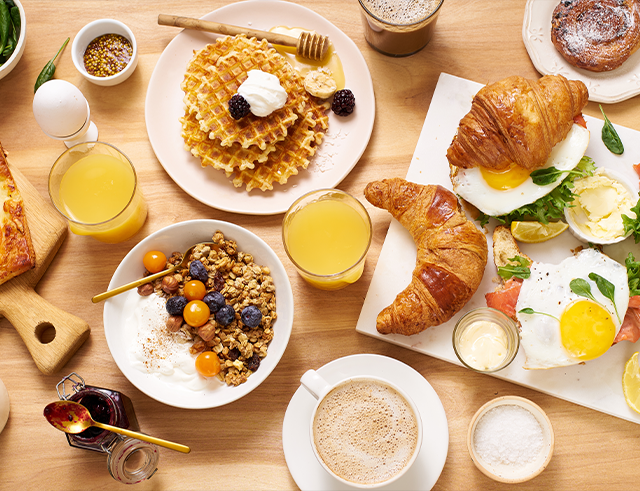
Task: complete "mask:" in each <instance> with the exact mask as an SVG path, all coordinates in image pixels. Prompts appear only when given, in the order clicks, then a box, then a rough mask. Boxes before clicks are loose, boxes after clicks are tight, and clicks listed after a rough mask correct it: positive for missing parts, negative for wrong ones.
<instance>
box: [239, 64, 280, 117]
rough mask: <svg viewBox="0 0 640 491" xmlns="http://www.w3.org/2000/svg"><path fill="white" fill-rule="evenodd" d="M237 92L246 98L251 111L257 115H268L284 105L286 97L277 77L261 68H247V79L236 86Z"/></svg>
mask: <svg viewBox="0 0 640 491" xmlns="http://www.w3.org/2000/svg"><path fill="white" fill-rule="evenodd" d="M238 94H240V95H241V96H242V97H244V98H245V99H246V101H247V102H248V103H249V106H251V112H252V113H253V114H254V115H255V116H258V117H264V116H268V115H269V114H271V113H272V112H273V111H275V110H276V109H280V108H281V107H284V105H285V103H286V102H287V97H288V96H287V91H286V90H284V89H283V88H282V86H281V85H280V80H278V77H276V76H275V75H272V74H271V73H267V72H263V71H262V70H249V71H248V72H247V79H246V80H245V81H244V82H243V83H242V85H240V87H238Z"/></svg>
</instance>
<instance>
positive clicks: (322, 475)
mask: <svg viewBox="0 0 640 491" xmlns="http://www.w3.org/2000/svg"><path fill="white" fill-rule="evenodd" d="M310 368H314V367H310ZM317 371H318V373H319V374H320V375H322V377H323V378H324V379H325V380H326V381H327V382H329V383H334V382H338V381H339V380H342V379H344V378H347V377H353V376H357V375H369V376H374V377H382V378H386V379H388V380H390V381H391V382H393V383H395V384H397V385H398V386H399V387H400V388H401V389H402V390H404V391H406V392H407V394H409V396H410V397H411V399H412V400H413V402H415V403H416V405H417V406H418V409H419V411H420V417H421V418H422V425H423V433H424V438H423V441H422V448H421V450H420V453H419V454H418V457H417V459H416V461H415V462H414V463H413V466H412V467H411V469H409V470H408V471H407V473H406V474H405V475H404V476H402V477H401V478H400V479H398V480H397V481H394V482H392V483H390V484H388V485H386V486H383V487H382V488H380V489H389V490H392V489H393V490H395V489H398V490H406V491H409V490H412V489H416V490H417V489H420V490H429V489H431V488H432V487H433V486H434V484H435V483H436V481H437V480H438V478H439V477H440V473H441V472H442V469H443V467H444V463H445V460H447V452H448V450H449V428H448V426H447V416H446V414H445V412H444V408H443V407H442V402H441V401H440V398H439V397H438V394H436V391H435V390H433V387H431V384H429V382H427V380H426V379H425V378H424V377H423V376H422V375H421V374H420V373H418V372H416V371H415V370H414V369H413V368H411V367H410V366H408V365H405V364H404V363H402V362H400V361H398V360H395V359H393V358H389V357H386V356H380V355H367V354H363V355H352V356H346V357H344V358H338V359H337V360H334V361H332V362H331V363H327V364H326V365H325V366H323V367H321V368H319V369H317ZM315 403H316V400H315V399H314V397H313V396H312V395H311V394H309V392H307V390H306V389H305V388H304V387H302V386H300V387H299V388H298V390H297V391H296V393H295V394H294V395H293V397H292V398H291V402H290V403H289V406H288V407H287V412H286V413H285V415H284V422H283V425H282V447H283V449H284V457H285V459H286V461H287V466H288V467H289V472H291V476H293V479H294V481H295V482H296V484H297V485H298V487H299V488H300V489H302V490H304V491H306V490H311V489H317V490H323V491H332V490H338V489H353V488H352V487H349V486H347V485H346V484H343V483H341V482H340V481H338V480H337V479H335V478H334V477H332V476H331V475H329V473H328V472H327V471H325V470H324V468H323V467H322V466H321V465H320V463H319V462H318V460H317V459H316V456H315V454H314V453H313V449H312V448H311V440H310V436H309V424H310V422H309V420H310V418H311V412H312V411H313V408H314V406H315Z"/></svg>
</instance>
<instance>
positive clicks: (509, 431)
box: [467, 396, 554, 484]
mask: <svg viewBox="0 0 640 491" xmlns="http://www.w3.org/2000/svg"><path fill="white" fill-rule="evenodd" d="M553 446H554V442H553V428H552V426H551V421H549V418H548V417H547V415H546V414H545V412H544V411H543V410H542V409H541V408H540V406H538V405H537V404H535V403H533V402H531V401H530V400H528V399H525V398H523V397H518V396H504V397H498V398H496V399H493V400H492V401H489V402H487V403H486V404H485V405H484V406H482V407H481V408H480V409H478V411H477V412H476V414H475V415H474V416H473V418H472V419H471V424H470V425H469V432H468V434H467V447H468V449H469V455H470V456H471V460H473V463H474V464H475V465H476V467H477V468H478V469H480V471H481V472H482V473H483V474H485V475H486V476H488V477H490V478H491V479H494V480H495V481H499V482H504V483H510V484H515V483H520V482H524V481H528V480H529V479H533V478H534V477H536V476H537V475H538V474H540V473H541V472H542V471H543V470H544V469H545V468H546V467H547V465H548V464H549V461H550V460H551V456H552V455H553Z"/></svg>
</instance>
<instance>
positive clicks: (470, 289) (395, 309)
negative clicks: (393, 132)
mask: <svg viewBox="0 0 640 491" xmlns="http://www.w3.org/2000/svg"><path fill="white" fill-rule="evenodd" d="M364 195H365V197H366V198H367V200H368V201H369V202H370V203H371V204H373V205H374V206H377V207H378V208H384V209H386V210H387V211H389V213H391V215H393V217H394V218H396V219H397V220H398V221H399V222H400V223H401V224H402V225H403V226H404V227H405V228H406V229H407V230H409V232H410V233H411V235H412V236H413V239H414V241H415V243H416V246H417V248H418V257H417V259H416V267H415V269H414V270H413V277H412V279H411V283H410V284H409V286H408V287H407V288H406V289H405V290H404V291H403V292H401V293H400V294H398V296H397V297H396V299H395V300H394V302H393V304H391V305H390V306H388V307H386V308H385V309H384V310H383V311H382V312H380V314H378V318H377V321H376V328H377V330H378V332H380V333H382V334H390V333H397V334H404V335H406V336H410V335H412V334H417V333H419V332H422V331H424V330H425V329H427V328H428V327H431V326H437V325H439V324H442V323H443V322H446V321H448V320H449V319H451V317H453V315H454V314H455V313H456V312H458V311H459V310H460V309H461V308H462V307H463V306H464V305H465V304H466V303H467V302H468V301H469V299H470V298H471V297H472V296H473V294H474V293H475V291H476V290H477V288H478V285H479V284H480V280H482V275H483V273H484V268H485V266H486V264H487V239H486V237H485V236H484V234H483V233H482V232H481V231H480V230H478V228H477V227H476V226H475V225H474V224H473V223H472V222H470V221H469V220H467V218H466V216H465V214H464V211H463V210H462V209H461V207H460V203H459V202H458V199H457V197H456V195H455V194H453V193H452V192H451V191H449V190H447V189H445V188H443V187H442V186H436V185H421V184H416V183H413V182H409V181H405V180H404V179H399V178H395V179H384V180H382V181H374V182H370V183H369V184H367V187H366V188H365V190H364Z"/></svg>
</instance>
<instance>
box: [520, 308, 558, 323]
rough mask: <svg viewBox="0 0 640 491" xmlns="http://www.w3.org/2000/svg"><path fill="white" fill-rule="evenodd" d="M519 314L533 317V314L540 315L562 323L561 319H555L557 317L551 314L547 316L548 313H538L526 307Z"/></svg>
mask: <svg viewBox="0 0 640 491" xmlns="http://www.w3.org/2000/svg"><path fill="white" fill-rule="evenodd" d="M518 314H531V315H533V314H539V315H546V316H547V317H551V318H552V319H555V320H557V321H558V322H560V319H558V318H557V317H555V316H553V315H551V314H547V313H546V312H538V311H536V310H533V309H531V308H529V307H526V308H524V309H520V310H518Z"/></svg>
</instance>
